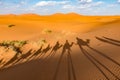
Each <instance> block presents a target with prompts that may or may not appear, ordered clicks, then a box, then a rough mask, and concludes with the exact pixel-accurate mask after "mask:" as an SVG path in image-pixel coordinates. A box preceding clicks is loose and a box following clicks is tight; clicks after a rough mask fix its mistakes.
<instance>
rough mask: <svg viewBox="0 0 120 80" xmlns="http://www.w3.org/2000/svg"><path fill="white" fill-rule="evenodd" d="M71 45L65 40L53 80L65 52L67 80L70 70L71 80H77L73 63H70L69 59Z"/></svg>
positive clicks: (55, 79) (69, 78)
mask: <svg viewBox="0 0 120 80" xmlns="http://www.w3.org/2000/svg"><path fill="white" fill-rule="evenodd" d="M72 45H73V42H72V43H71V44H70V43H69V42H68V40H66V42H65V44H64V45H63V50H62V53H61V55H60V58H59V60H58V63H57V67H56V71H55V74H54V77H53V80H57V77H58V72H59V69H60V65H61V61H62V58H63V56H64V55H65V53H66V52H67V59H68V80H71V69H72V75H73V79H74V80H77V79H76V75H75V70H74V66H73V62H72V58H71V47H72ZM71 67H72V68H71ZM70 68H71V69H70Z"/></svg>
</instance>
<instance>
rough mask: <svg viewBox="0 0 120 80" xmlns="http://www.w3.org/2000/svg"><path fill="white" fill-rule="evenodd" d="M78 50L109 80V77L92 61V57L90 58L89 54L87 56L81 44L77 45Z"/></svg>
mask: <svg viewBox="0 0 120 80" xmlns="http://www.w3.org/2000/svg"><path fill="white" fill-rule="evenodd" d="M79 48H80V50H81V51H82V53H83V54H84V56H85V57H86V58H87V59H88V60H89V61H90V62H91V63H92V64H93V65H94V66H95V67H96V68H97V69H98V70H99V71H100V72H101V74H102V75H103V76H104V77H105V78H106V80H110V79H109V77H108V76H107V75H106V74H105V72H104V71H103V70H102V69H101V68H100V67H99V66H98V65H97V64H96V63H95V62H94V60H93V59H91V58H90V56H88V55H87V54H86V52H85V51H84V49H83V48H82V47H81V45H79Z"/></svg>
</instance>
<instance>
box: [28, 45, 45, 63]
mask: <svg viewBox="0 0 120 80" xmlns="http://www.w3.org/2000/svg"><path fill="white" fill-rule="evenodd" d="M42 48H43V45H42V46H41V47H40V48H39V49H38V50H37V51H36V52H35V53H34V54H33V55H32V56H30V58H29V59H28V61H29V60H30V59H31V58H33V57H34V58H36V57H37V56H39V55H41V54H40V53H41V52H42Z"/></svg>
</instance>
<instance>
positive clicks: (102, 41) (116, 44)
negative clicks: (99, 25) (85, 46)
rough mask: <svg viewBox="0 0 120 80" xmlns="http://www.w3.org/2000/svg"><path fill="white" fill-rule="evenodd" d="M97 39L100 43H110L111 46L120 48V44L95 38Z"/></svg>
mask: <svg viewBox="0 0 120 80" xmlns="http://www.w3.org/2000/svg"><path fill="white" fill-rule="evenodd" d="M95 38H96V39H97V40H100V41H102V42H105V43H109V44H112V45H116V46H120V44H117V43H114V42H111V41H108V40H106V39H102V38H99V37H95Z"/></svg>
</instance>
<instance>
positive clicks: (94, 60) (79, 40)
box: [76, 38, 119, 80]
mask: <svg viewBox="0 0 120 80" xmlns="http://www.w3.org/2000/svg"><path fill="white" fill-rule="evenodd" d="M76 39H77V44H78V46H79V48H80V49H81V51H82V53H83V54H84V56H86V58H87V59H88V60H90V61H91V62H92V63H93V64H94V65H95V66H96V68H97V69H98V70H99V71H100V72H101V73H102V74H103V75H104V76H105V78H106V79H107V80H109V78H108V76H107V75H106V74H105V73H104V72H103V70H102V69H101V68H100V67H99V66H98V65H97V64H96V63H95V62H97V63H98V64H99V65H101V66H102V67H103V68H105V69H106V70H107V71H108V72H110V73H111V74H112V75H113V76H114V77H115V78H116V79H119V77H118V76H116V75H115V74H114V73H113V72H112V71H111V70H110V69H109V68H107V67H106V66H105V65H104V64H102V63H101V62H100V61H98V60H97V59H96V58H95V57H94V56H92V55H91V54H90V53H88V52H87V51H86V50H85V49H84V48H83V47H82V46H87V47H89V48H90V49H92V50H93V51H95V52H97V53H99V54H101V55H102V56H104V57H106V58H107V59H109V60H110V61H112V62H114V63H116V62H115V61H114V60H113V59H111V58H110V57H108V56H106V55H105V54H103V53H101V52H99V51H97V50H95V49H94V48H92V47H90V46H89V45H88V43H87V41H86V42H85V41H83V40H82V39H79V38H76Z"/></svg>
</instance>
